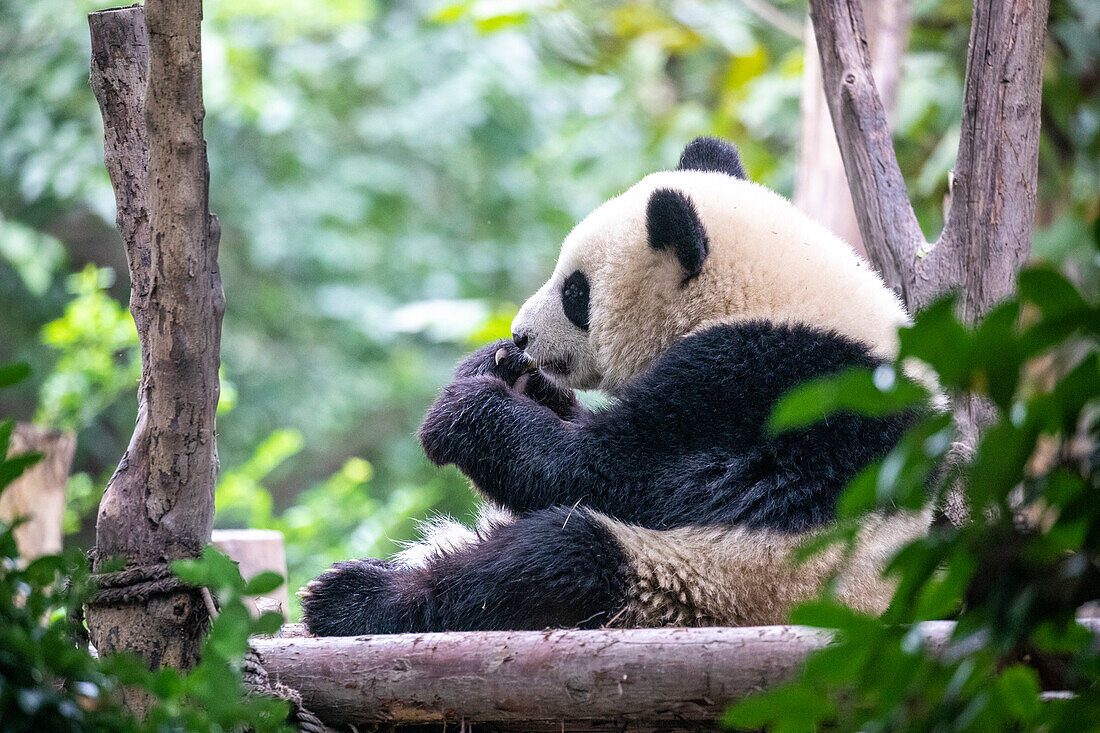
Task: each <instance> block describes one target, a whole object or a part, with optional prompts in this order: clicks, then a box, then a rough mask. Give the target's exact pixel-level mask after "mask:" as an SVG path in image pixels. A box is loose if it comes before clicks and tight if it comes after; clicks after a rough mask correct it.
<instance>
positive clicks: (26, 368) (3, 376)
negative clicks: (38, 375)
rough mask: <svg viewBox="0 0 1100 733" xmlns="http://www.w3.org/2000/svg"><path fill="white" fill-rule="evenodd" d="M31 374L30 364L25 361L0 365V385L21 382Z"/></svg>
mask: <svg viewBox="0 0 1100 733" xmlns="http://www.w3.org/2000/svg"><path fill="white" fill-rule="evenodd" d="M30 374H31V365H30V364H28V363H27V362H25V361H21V362H16V363H15V364H6V365H4V366H0V387H10V386H11V385H13V384H17V383H19V382H22V381H23V380H24V379H26V378H27V377H29V376H30Z"/></svg>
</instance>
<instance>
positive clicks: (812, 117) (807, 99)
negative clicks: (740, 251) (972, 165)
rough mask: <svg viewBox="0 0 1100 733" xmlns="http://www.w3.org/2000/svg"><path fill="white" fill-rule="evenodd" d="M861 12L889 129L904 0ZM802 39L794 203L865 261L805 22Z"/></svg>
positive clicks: (904, 30) (870, 4)
mask: <svg viewBox="0 0 1100 733" xmlns="http://www.w3.org/2000/svg"><path fill="white" fill-rule="evenodd" d="M863 9H864V10H865V12H866V21H867V35H868V41H869V42H870V55H871V72H872V76H873V78H874V80H875V84H876V85H877V86H878V89H879V92H880V93H881V95H882V103H883V108H884V110H885V113H886V121H887V123H888V124H889V126H890V127H891V129H892V128H893V125H894V118H895V114H896V110H897V99H898V87H899V84H900V82H901V75H902V60H903V59H904V57H905V50H906V48H908V45H909V26H910V7H909V0H864V3H863ZM803 40H804V43H805V49H806V50H805V54H804V62H803V70H802V98H801V104H800V117H801V131H800V133H799V161H798V171H797V178H796V179H795V184H794V203H795V205H796V206H797V207H798V208H799V209H800V210H802V211H803V212H805V213H806V214H808V215H809V216H810V217H811V218H813V219H815V220H816V221H819V222H821V223H822V224H824V225H825V226H827V227H828V228H829V229H830V230H831V231H832V232H833V233H834V234H836V235H837V236H839V237H840V238H841V239H843V240H844V241H846V242H848V244H850V245H852V248H853V249H854V250H856V251H857V252H858V253H860V254H861V255H863V256H865V257H866V256H867V252H866V248H865V247H864V246H863V236H862V235H861V234H860V231H859V221H858V220H857V219H856V210H855V205H854V203H853V202H852V194H851V192H850V191H849V190H848V179H847V177H846V176H845V174H844V161H843V160H842V159H841V157H840V148H839V147H837V141H836V132H835V131H834V130H833V120H832V116H831V114H830V112H829V105H828V101H827V100H826V99H825V88H824V86H823V84H822V76H821V60H820V56H819V55H818V51H817V40H816V39H815V38H814V29H813V25H812V24H811V23H810V22H809V20H807V22H806V28H805V33H804V38H803Z"/></svg>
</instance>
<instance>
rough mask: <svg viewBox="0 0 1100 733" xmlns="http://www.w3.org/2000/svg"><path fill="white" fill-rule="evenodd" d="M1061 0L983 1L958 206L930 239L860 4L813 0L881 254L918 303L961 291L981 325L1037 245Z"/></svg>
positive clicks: (853, 175) (970, 75)
mask: <svg viewBox="0 0 1100 733" xmlns="http://www.w3.org/2000/svg"><path fill="white" fill-rule="evenodd" d="M1048 10H1049V0H976V2H975V3H974V18H973V22H972V25H971V33H970V50H969V53H968V58H967V69H966V84H965V105H964V112H963V119H962V134H961V137H960V144H959V155H958V161H957V167H956V172H955V187H954V196H953V204H952V207H951V211H950V213H949V214H948V220H947V225H946V227H945V228H944V231H943V234H942V235H941V237H940V238H939V241H938V243H937V244H936V245H930V244H929V243H927V242H926V241H925V239H924V236H923V234H922V233H921V231H920V228H919V226H918V225H917V220H916V216H915V215H914V214H913V209H912V206H911V204H910V202H909V198H908V195H907V194H906V191H905V182H904V180H903V179H902V176H901V171H900V169H899V167H898V164H897V158H896V156H895V154H894V147H893V143H892V141H891V139H890V134H889V129H888V128H887V126H886V119H885V116H884V114H883V111H882V103H881V100H880V98H879V95H878V92H877V90H876V89H875V83H874V79H873V78H872V74H871V66H870V60H869V55H868V51H867V38H866V31H865V29H864V24H863V13H862V10H861V3H860V0H810V12H811V16H812V18H813V24H814V33H815V35H816V37H817V43H818V50H819V52H820V55H821V64H822V72H823V76H824V79H825V91H826V98H827V99H828V101H829V108H830V110H831V112H832V116H833V121H834V125H835V127H836V133H837V142H838V143H839V145H840V151H841V155H842V157H843V159H844V167H845V170H846V171H847V174H848V185H849V187H850V188H851V190H852V198H853V199H854V201H855V203H856V215H857V217H858V218H859V225H860V231H861V233H862V234H863V239H864V245H865V247H866V249H867V253H868V256H869V257H870V258H871V261H872V262H873V263H874V264H875V265H876V266H877V267H878V269H879V271H880V272H881V273H882V275H883V277H884V279H885V280H886V282H887V284H888V285H889V286H890V287H892V288H894V289H895V290H897V292H898V293H899V294H900V295H901V296H902V298H903V299H904V300H905V303H906V304H907V305H908V306H909V308H910V309H911V310H919V309H920V308H921V307H923V306H925V305H927V304H928V303H929V302H930V301H931V300H932V299H934V298H935V297H937V296H939V295H941V294H943V293H944V292H946V291H947V290H950V289H953V288H958V289H960V291H961V292H960V302H961V304H962V315H963V316H964V317H966V318H968V319H971V320H976V319H977V318H980V317H981V316H982V315H983V314H984V313H985V312H987V311H988V310H989V309H990V308H991V307H992V306H993V305H995V304H996V303H997V302H998V301H1000V300H1001V299H1003V298H1005V297H1006V296H1008V295H1009V294H1011V293H1012V290H1013V287H1014V284H1015V278H1016V273H1017V271H1018V270H1019V268H1020V266H1021V265H1022V264H1023V263H1024V262H1025V261H1026V260H1027V257H1028V255H1029V254H1030V252H1031V234H1032V228H1033V226H1034V218H1035V190H1036V180H1037V176H1038V173H1037V164H1038V143H1039V121H1040V108H1041V105H1040V102H1041V96H1042V84H1041V82H1042V65H1043V41H1044V38H1045V32H1046V22H1047V12H1048Z"/></svg>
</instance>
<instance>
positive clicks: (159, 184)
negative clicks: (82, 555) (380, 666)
mask: <svg viewBox="0 0 1100 733" xmlns="http://www.w3.org/2000/svg"><path fill="white" fill-rule="evenodd" d="M201 19H202V4H201V0H173V1H172V2H169V1H168V0H148V1H147V2H146V4H145V13H144V17H143V12H142V8H141V7H138V6H134V7H131V8H121V9H113V10H106V11H102V12H98V13H92V14H91V15H90V16H89V25H90V27H91V36H92V73H91V82H92V88H93V90H94V91H95V94H96V98H97V99H98V100H99V104H100V110H101V112H102V113H103V122H104V132H105V142H104V157H105V161H106V165H107V169H108V172H109V173H110V176H111V182H112V184H113V185H114V188H115V199H116V203H117V206H118V218H117V223H118V228H119V231H120V233H121V234H122V238H123V241H124V243H125V246H126V254H127V260H128V263H129V268H130V279H131V293H130V310H131V312H132V313H133V315H134V321H135V323H136V325H137V329H138V336H139V338H140V340H141V361H142V377H141V383H140V385H139V387H138V418H137V426H136V428H135V429H134V434H133V437H132V438H131V440H130V444H129V446H128V447H127V450H126V454H125V455H124V456H123V457H122V461H121V462H120V463H119V467H118V469H117V470H116V472H115V474H114V476H112V477H111V480H110V481H109V483H108V485H107V491H106V493H105V494H104V496H103V500H102V502H101V503H100V507H99V516H98V520H97V522H96V560H95V563H94V566H95V569H96V570H97V571H100V570H102V569H103V567H104V563H106V562H107V561H108V560H110V559H112V558H123V559H124V560H125V562H126V565H127V567H128V568H133V567H158V566H159V567H163V566H164V565H165V564H166V563H168V562H170V561H172V560H174V559H177V558H181V557H191V556H196V555H198V554H199V553H200V552H201V549H202V547H203V546H204V545H205V544H207V543H208V542H209V540H210V530H211V525H212V522H213V514H214V481H215V479H216V475H217V470H218V455H217V447H216V444H215V435H214V413H215V409H216V407H217V402H218V366H219V363H220V356H219V344H220V335H221V319H222V312H223V310H224V296H223V294H222V286H221V277H220V275H219V272H218V265H217V248H218V238H219V229H218V224H217V220H216V218H215V217H213V216H212V215H211V214H210V213H209V208H208V200H207V190H208V177H209V172H208V169H207V163H206V149H205V142H204V141H203V138H202V120H203V115H204V110H203V104H202V63H201V50H200V34H199V26H200V22H201ZM146 89H148V95H146ZM206 621H207V618H206V610H205V606H204V605H203V603H202V602H201V600H200V599H199V598H198V596H197V595H195V593H194V592H192V591H189V590H186V589H184V590H178V589H177V590H175V591H173V592H170V593H154V594H152V595H151V597H148V598H145V599H140V598H139V599H135V600H134V601H131V602H126V603H121V604H114V605H105V606H104V605H95V604H92V605H90V606H89V608H88V626H89V629H90V631H91V635H92V640H93V642H94V643H95V645H96V647H97V648H98V649H99V651H100V652H101V653H107V652H113V651H123V650H125V651H129V652H132V653H136V654H138V655H140V656H142V657H143V658H144V659H145V660H147V661H148V662H149V664H150V666H153V667H155V666H160V665H164V664H168V665H172V666H177V667H187V666H189V665H191V664H193V663H194V662H195V661H196V659H197V656H198V650H199V643H200V640H201V638H202V633H203V631H204V629H205V627H206Z"/></svg>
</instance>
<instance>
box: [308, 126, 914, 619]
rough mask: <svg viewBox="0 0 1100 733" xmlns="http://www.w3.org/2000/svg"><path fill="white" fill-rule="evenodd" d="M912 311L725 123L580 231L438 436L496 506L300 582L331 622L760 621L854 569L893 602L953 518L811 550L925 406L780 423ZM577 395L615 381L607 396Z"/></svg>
mask: <svg viewBox="0 0 1100 733" xmlns="http://www.w3.org/2000/svg"><path fill="white" fill-rule="evenodd" d="M907 320H908V316H907V314H906V312H905V310H904V308H903V307H902V305H901V304H900V302H899V301H898V299H897V297H896V296H895V295H894V294H893V293H892V292H891V291H890V290H889V289H887V288H886V287H885V285H884V284H883V282H882V281H881V279H880V278H879V277H878V276H877V275H876V274H875V273H874V272H873V271H872V270H871V269H870V268H869V267H868V266H867V265H866V264H865V263H864V262H863V261H862V260H861V259H859V258H858V257H857V256H856V255H855V254H854V253H853V252H852V250H851V249H850V248H849V247H848V246H847V245H846V244H845V243H844V242H842V241H841V240H839V239H838V238H836V237H835V236H833V235H832V234H830V233H829V232H828V231H827V230H826V229H825V228H824V227H822V226H821V225H819V224H817V223H815V222H813V221H811V220H810V219H808V218H807V217H806V216H804V215H803V214H801V213H800V212H799V211H798V210H797V209H795V208H794V206H793V205H792V204H791V203H790V202H789V201H788V200H786V199H785V198H783V197H781V196H779V195H777V194H776V193H773V192H772V191H770V190H768V189H766V188H764V187H763V186H760V185H757V184H755V183H752V182H750V181H748V180H747V179H746V177H745V173H744V169H743V168H742V164H741V162H740V158H739V155H738V153H737V151H736V149H735V148H734V147H733V146H732V145H730V144H728V143H726V142H724V141H721V140H717V139H714V138H700V139H697V140H695V141H694V142H692V143H691V144H690V145H688V146H687V148H686V149H685V150H684V151H683V154H682V156H681V158H680V163H679V166H678V168H677V169H676V170H674V171H666V172H660V173H654V174H652V175H649V176H647V177H646V178H644V179H642V180H641V181H640V182H639V183H637V184H636V185H634V186H633V187H632V188H630V189H629V190H628V191H626V192H625V193H623V194H622V195H620V196H618V197H616V198H614V199H611V200H610V201H608V202H606V203H604V204H603V205H601V206H600V207H599V208H597V209H596V210H595V211H594V212H592V213H591V214H590V215H589V216H588V217H587V218H585V219H584V220H583V221H581V222H580V223H579V224H578V225H577V226H576V227H575V228H574V229H573V231H572V232H571V233H570V234H569V235H568V237H567V238H566V239H565V242H564V243H563V245H562V249H561V254H560V256H559V259H558V262H557V265H556V267H555V268H554V272H553V274H552V275H551V277H550V279H549V280H548V281H547V282H546V284H545V285H544V286H543V287H542V288H541V289H540V290H539V291H538V292H536V293H535V294H534V295H533V296H531V298H530V299H529V300H528V301H527V302H526V303H525V304H524V305H523V307H522V308H521V309H520V311H519V313H518V315H517V316H516V318H515V320H514V322H513V323H512V332H513V333H512V339H511V340H510V341H508V340H506V341H501V342H498V343H493V344H489V345H488V346H486V347H484V348H482V349H480V350H479V351H477V352H475V353H474V354H473V355H472V356H470V357H469V358H467V359H466V360H465V361H464V362H462V363H461V364H460V365H459V367H458V369H457V373H456V377H455V380H454V381H453V382H452V383H451V384H450V385H449V386H447V387H446V388H444V389H443V390H442V393H441V394H440V395H439V397H438V399H437V401H436V402H435V404H434V405H433V406H432V407H431V409H430V410H429V412H428V414H427V417H426V418H425V420H424V423H423V426H422V428H421V431H420V440H421V443H422V445H423V447H424V450H425V451H426V453H427V455H428V457H429V458H430V459H431V460H432V461H433V462H434V463H435V464H437V465H440V466H442V465H445V464H454V465H455V466H457V467H458V468H459V469H460V470H461V471H462V472H463V473H464V474H465V475H466V476H467V477H468V478H469V479H470V481H471V482H472V484H473V485H474V486H475V487H476V488H477V490H478V491H479V492H481V494H483V495H484V496H485V497H486V498H487V499H488V500H489V501H490V502H491V503H490V504H489V509H488V511H487V512H486V514H485V516H484V519H483V521H481V522H479V524H478V526H477V528H476V529H472V530H470V529H466V528H465V527H464V526H462V525H460V524H458V523H457V522H454V521H452V520H443V521H441V522H438V523H436V524H435V525H434V526H432V527H431V528H430V529H429V531H428V532H427V534H426V539H425V540H424V541H423V542H421V543H418V544H416V545H414V546H413V547H410V548H408V549H407V550H405V551H404V552H403V553H401V554H399V555H398V556H397V557H396V558H394V559H392V560H391V561H388V562H384V561H380V560H374V559H364V560H352V561H347V562H339V563H336V564H335V565H334V566H333V567H332V568H330V569H329V570H327V571H326V572H325V573H323V574H322V575H320V576H319V577H318V578H317V579H315V580H313V581H311V582H310V583H309V584H308V585H307V586H306V587H305V588H304V589H303V590H302V592H301V593H300V594H301V595H302V596H303V599H302V609H303V616H304V621H305V623H306V626H307V628H308V630H309V631H310V632H311V633H312V634H314V635H359V634H370V633H397V632H424V631H445V630H478V629H483V630H491V629H541V628H545V627H580V628H590V627H600V626H664V625H695V626H697V625H758V624H773V623H782V622H784V621H785V619H786V617H787V615H788V613H789V611H790V609H791V607H792V606H793V605H794V604H796V603H798V602H799V601H802V600H805V599H807V598H808V597H811V596H813V595H814V594H815V593H817V592H818V591H819V590H820V588H821V587H822V585H823V583H824V582H825V581H826V579H828V578H830V577H835V579H836V585H835V588H836V592H837V594H838V596H839V598H840V599H841V600H842V601H844V602H846V603H847V604H849V605H850V606H852V607H854V608H857V609H861V610H864V611H867V612H881V611H882V610H883V609H884V608H885V606H886V604H887V603H888V601H889V598H890V595H891V593H892V590H893V586H892V585H891V583H890V582H889V581H887V580H884V579H883V578H882V577H881V573H880V571H881V569H882V567H883V566H884V564H885V562H886V561H887V559H888V558H889V557H890V556H891V554H892V553H893V552H894V551H895V550H896V549H897V548H898V547H899V546H900V545H901V544H903V543H905V542H907V541H909V540H911V539H913V538H915V537H917V536H919V535H920V534H921V533H924V532H925V531H926V530H927V528H928V525H929V520H930V514H929V512H904V513H891V514H887V513H881V514H876V515H872V516H871V517H869V518H868V519H867V521H866V523H865V524H864V525H863V526H862V527H861V528H860V535H859V541H858V543H857V545H856V549H855V551H854V552H852V553H847V554H846V553H843V552H841V551H840V549H839V548H837V549H835V550H834V551H830V552H825V553H823V554H821V555H817V556H815V557H814V558H813V559H811V560H810V561H808V562H805V563H801V564H798V563H795V562H793V560H792V558H791V554H792V550H794V549H795V548H797V547H798V546H799V545H800V544H801V543H803V542H804V541H805V540H806V539H807V538H808V537H810V536H813V535H814V533H817V532H820V531H821V530H822V529H823V528H826V527H827V526H828V525H829V523H830V521H832V520H833V519H834V516H835V507H836V502H837V497H838V495H839V494H840V492H841V490H842V489H843V487H844V486H845V484H846V483H847V482H848V481H849V480H850V479H851V478H852V477H853V476H854V475H855V474H856V473H857V472H858V471H859V470H860V469H862V468H864V467H865V466H867V465H868V464H869V463H871V462H872V461H874V460H876V459H879V458H881V457H883V456H884V455H885V454H886V453H887V452H888V451H889V450H890V449H891V448H892V447H893V446H894V445H895V444H896V443H897V441H898V440H899V438H900V436H901V435H902V433H903V431H904V429H905V427H906V425H907V421H908V420H910V419H911V417H912V416H911V415H907V414H899V415H894V416H889V417H885V418H877V419H873V418H869V417H864V416H857V415H852V414H838V415H833V416H831V417H830V418H828V420H826V421H824V422H822V423H820V424H817V425H814V426H811V427H809V428H807V429H803V430H798V431H794V432H789V433H785V434H781V435H778V436H775V435H771V434H769V433H768V432H767V431H766V430H765V429H764V424H765V420H766V418H767V417H768V415H769V412H770V410H771V408H772V407H773V405H774V404H775V403H776V401H777V399H778V398H779V397H780V396H781V395H782V394H783V393H785V392H786V391H788V390H789V389H790V388H791V387H793V386H795V385H797V384H799V383H801V382H804V381H806V380H809V379H813V378H815V377H818V376H822V375H827V374H831V373H835V372H838V371H840V370H844V369H847V368H850V367H874V366H876V365H878V364H880V363H882V362H883V361H884V360H889V359H892V358H893V357H894V356H895V354H896V351H897V330H898V327H899V326H901V325H904V324H905V323H906V322H907ZM574 389H585V390H587V389H599V390H603V391H605V392H606V393H607V394H608V395H609V396H610V399H609V401H608V403H607V404H606V406H604V407H603V408H601V409H594V410H590V409H587V408H585V407H584V406H583V405H582V404H581V403H580V402H579V401H578V400H577V398H576V396H575V394H574V392H573V390H574Z"/></svg>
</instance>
